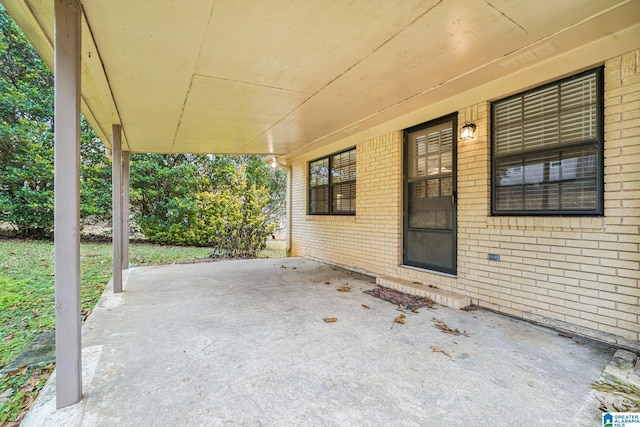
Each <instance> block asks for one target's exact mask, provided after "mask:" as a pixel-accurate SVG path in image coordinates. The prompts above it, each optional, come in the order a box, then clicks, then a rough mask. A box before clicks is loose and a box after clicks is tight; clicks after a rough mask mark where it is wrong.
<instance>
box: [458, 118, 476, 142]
mask: <svg viewBox="0 0 640 427" xmlns="http://www.w3.org/2000/svg"><path fill="white" fill-rule="evenodd" d="M475 133H476V125H474V124H473V123H469V122H464V126H462V130H461V131H460V139H473V136H474V135H475Z"/></svg>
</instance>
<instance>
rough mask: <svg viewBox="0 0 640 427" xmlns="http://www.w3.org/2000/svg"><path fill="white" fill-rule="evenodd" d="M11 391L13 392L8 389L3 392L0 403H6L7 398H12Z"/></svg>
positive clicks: (0, 395)
mask: <svg viewBox="0 0 640 427" xmlns="http://www.w3.org/2000/svg"><path fill="white" fill-rule="evenodd" d="M13 391H14V390H13V389H12V388H8V389H6V390H5V391H3V392H2V393H1V394H0V403H4V402H6V401H7V399H8V398H9V397H11V396H13Z"/></svg>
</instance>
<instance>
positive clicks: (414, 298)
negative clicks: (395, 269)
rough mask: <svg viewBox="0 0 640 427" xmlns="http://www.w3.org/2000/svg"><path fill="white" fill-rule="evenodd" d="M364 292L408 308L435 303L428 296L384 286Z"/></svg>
mask: <svg viewBox="0 0 640 427" xmlns="http://www.w3.org/2000/svg"><path fill="white" fill-rule="evenodd" d="M364 293H365V294H369V295H371V296H374V297H376V298H380V299H382V300H385V301H389V302H391V303H393V304H398V305H399V306H402V307H404V308H406V309H408V310H415V309H417V308H420V307H433V304H434V303H433V301H432V300H431V299H430V298H428V297H420V296H418V295H409V294H405V293H404V292H400V291H396V290H395V289H391V288H385V287H384V286H379V287H377V288H375V289H370V290H367V291H364Z"/></svg>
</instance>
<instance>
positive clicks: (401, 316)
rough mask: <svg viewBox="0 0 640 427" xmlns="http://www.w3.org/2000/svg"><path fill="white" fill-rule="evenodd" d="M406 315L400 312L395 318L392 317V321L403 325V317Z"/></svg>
mask: <svg viewBox="0 0 640 427" xmlns="http://www.w3.org/2000/svg"><path fill="white" fill-rule="evenodd" d="M406 317H407V316H405V315H404V314H401V315H400V316H398V317H396V318H395V319H393V321H394V322H396V323H400V324H401V325H404V319H405V318H406Z"/></svg>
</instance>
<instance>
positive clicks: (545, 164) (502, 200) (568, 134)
mask: <svg viewBox="0 0 640 427" xmlns="http://www.w3.org/2000/svg"><path fill="white" fill-rule="evenodd" d="M602 74H603V71H602V68H598V69H595V70H591V71H588V72H585V73H582V74H579V75H576V76H573V77H571V78H568V79H564V80H560V81H558V82H555V83H552V84H549V85H545V86H543V87H541V88H537V89H534V90H531V91H527V92H525V93H521V94H518V95H515V96H512V97H509V98H507V99H503V100H500V101H497V102H494V103H493V104H492V129H493V135H492V213H493V214H494V215H501V214H509V215H513V214H526V215H568V214H576V215H602V213H603V207H602V205H603V162H602V152H603V143H602V141H603V139H604V138H603V135H604V127H603V102H602V99H603V84H602V80H603V79H602Z"/></svg>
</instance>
